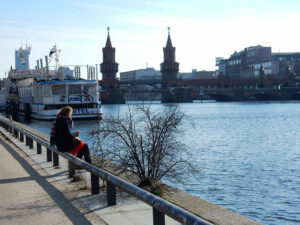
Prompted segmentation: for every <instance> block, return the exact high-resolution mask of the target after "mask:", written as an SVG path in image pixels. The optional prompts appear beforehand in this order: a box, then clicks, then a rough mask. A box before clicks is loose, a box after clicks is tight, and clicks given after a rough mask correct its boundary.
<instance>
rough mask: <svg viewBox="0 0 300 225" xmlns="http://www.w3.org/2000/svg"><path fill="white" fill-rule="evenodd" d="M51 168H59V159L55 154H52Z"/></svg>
mask: <svg viewBox="0 0 300 225" xmlns="http://www.w3.org/2000/svg"><path fill="white" fill-rule="evenodd" d="M53 166H59V158H58V154H57V153H56V152H53Z"/></svg>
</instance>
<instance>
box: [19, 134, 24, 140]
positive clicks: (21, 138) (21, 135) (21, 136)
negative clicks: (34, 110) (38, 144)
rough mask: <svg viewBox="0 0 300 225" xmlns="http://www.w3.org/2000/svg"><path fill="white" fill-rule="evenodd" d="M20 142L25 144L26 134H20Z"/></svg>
mask: <svg viewBox="0 0 300 225" xmlns="http://www.w3.org/2000/svg"><path fill="white" fill-rule="evenodd" d="M20 141H21V142H24V134H23V133H22V132H20Z"/></svg>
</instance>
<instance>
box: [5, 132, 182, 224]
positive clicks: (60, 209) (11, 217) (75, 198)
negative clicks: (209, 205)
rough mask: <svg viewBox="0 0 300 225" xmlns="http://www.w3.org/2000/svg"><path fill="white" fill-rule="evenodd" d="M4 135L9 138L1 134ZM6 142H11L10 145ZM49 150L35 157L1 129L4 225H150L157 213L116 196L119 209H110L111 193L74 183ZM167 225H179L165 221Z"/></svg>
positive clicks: (86, 174)
mask: <svg viewBox="0 0 300 225" xmlns="http://www.w3.org/2000/svg"><path fill="white" fill-rule="evenodd" d="M1 132H2V133H4V134H5V136H6V137H4V136H3V135H1ZM7 138H8V139H9V140H10V141H7ZM45 150H46V149H44V148H42V154H41V155H38V154H36V149H29V148H28V147H27V146H25V143H24V142H20V141H19V140H17V139H15V138H14V137H12V135H10V134H9V133H8V132H6V131H5V130H4V129H3V128H0V224H1V225H14V224H25V225H26V224H39V225H43V224H64V225H67V224H78V225H79V224H80V225H85V224H108V225H119V224H122V225H134V224H139V225H150V224H153V222H152V208H151V207H150V206H148V205H147V204H145V203H143V202H141V201H139V200H137V199H135V198H132V197H130V196H129V195H128V194H126V193H124V192H121V193H120V192H118V193H117V201H118V203H117V205H116V206H111V207H107V206H106V192H105V191H103V190H102V191H101V193H100V194H99V195H91V194H90V190H89V189H86V186H87V185H89V183H90V181H89V179H90V176H89V173H83V174H82V175H83V176H84V177H85V181H82V182H81V183H71V182H70V180H69V179H68V177H67V176H68V171H67V161H66V160H65V159H63V158H62V157H60V166H59V167H58V168H54V167H53V166H52V162H46V154H45V152H46V151H45ZM166 224H167V225H178V224H179V223H178V222H176V221H174V220H173V219H171V218H169V217H167V216H166Z"/></svg>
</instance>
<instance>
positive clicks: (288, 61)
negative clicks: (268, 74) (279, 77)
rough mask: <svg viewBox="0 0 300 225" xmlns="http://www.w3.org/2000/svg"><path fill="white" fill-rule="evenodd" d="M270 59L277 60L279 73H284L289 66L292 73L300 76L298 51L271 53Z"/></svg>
mask: <svg viewBox="0 0 300 225" xmlns="http://www.w3.org/2000/svg"><path fill="white" fill-rule="evenodd" d="M272 59H273V61H277V62H278V67H279V73H280V74H284V73H285V71H286V68H287V67H289V68H290V71H291V73H292V74H294V75H295V76H300V52H278V53H272Z"/></svg>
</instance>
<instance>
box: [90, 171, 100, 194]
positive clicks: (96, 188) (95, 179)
mask: <svg viewBox="0 0 300 225" xmlns="http://www.w3.org/2000/svg"><path fill="white" fill-rule="evenodd" d="M91 187H92V195H97V194H99V193H100V191H99V177H97V176H96V175H94V174H93V173H91Z"/></svg>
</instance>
